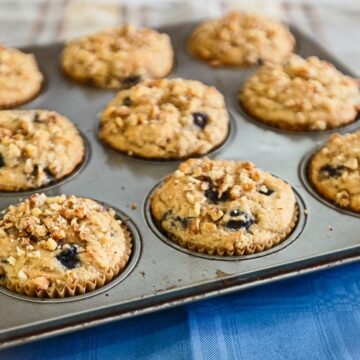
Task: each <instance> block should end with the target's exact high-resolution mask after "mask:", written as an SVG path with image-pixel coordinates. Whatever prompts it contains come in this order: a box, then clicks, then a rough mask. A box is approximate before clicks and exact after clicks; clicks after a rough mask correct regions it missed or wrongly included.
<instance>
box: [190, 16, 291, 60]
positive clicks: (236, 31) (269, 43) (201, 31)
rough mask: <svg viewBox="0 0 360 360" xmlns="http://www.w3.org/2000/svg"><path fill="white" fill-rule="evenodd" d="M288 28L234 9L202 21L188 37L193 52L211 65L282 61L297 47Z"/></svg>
mask: <svg viewBox="0 0 360 360" xmlns="http://www.w3.org/2000/svg"><path fill="white" fill-rule="evenodd" d="M294 45H295V39H294V37H293V36H292V34H291V33H290V32H289V31H288V29H287V28H286V27H285V26H283V25H281V24H278V23H276V22H273V21H271V20H269V19H266V18H263V17H261V16H258V15H255V14H249V13H245V12H241V11H232V12H230V13H228V14H227V15H225V16H224V17H222V18H220V19H215V20H208V21H205V22H204V23H202V24H200V25H199V26H198V27H197V28H196V29H195V30H194V31H193V33H192V34H191V36H190V38H189V40H188V48H189V51H190V53H192V54H193V55H194V56H196V57H199V58H201V59H203V60H205V61H207V62H208V63H209V65H211V66H254V65H257V64H258V63H259V62H260V61H274V62H279V61H282V60H283V59H284V58H286V57H288V56H289V55H290V53H291V52H292V51H293V49H294Z"/></svg>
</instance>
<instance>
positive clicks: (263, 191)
mask: <svg viewBox="0 0 360 360" xmlns="http://www.w3.org/2000/svg"><path fill="white" fill-rule="evenodd" d="M273 192H274V190H272V189H269V188H266V190H261V189H260V190H259V193H260V194H263V195H266V196H270V195H271V194H272V193H273Z"/></svg>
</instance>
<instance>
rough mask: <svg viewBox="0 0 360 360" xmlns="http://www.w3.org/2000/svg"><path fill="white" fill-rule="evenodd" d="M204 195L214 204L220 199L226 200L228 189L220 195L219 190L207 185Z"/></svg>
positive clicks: (227, 198)
mask: <svg viewBox="0 0 360 360" xmlns="http://www.w3.org/2000/svg"><path fill="white" fill-rule="evenodd" d="M204 195H205V197H206V198H207V199H209V200H210V201H211V202H212V203H214V204H217V203H218V202H220V201H227V200H229V198H230V196H229V192H228V191H225V192H223V193H222V194H221V196H220V194H219V192H218V191H217V190H216V189H215V188H213V187H209V188H208V189H207V190H205V193H204Z"/></svg>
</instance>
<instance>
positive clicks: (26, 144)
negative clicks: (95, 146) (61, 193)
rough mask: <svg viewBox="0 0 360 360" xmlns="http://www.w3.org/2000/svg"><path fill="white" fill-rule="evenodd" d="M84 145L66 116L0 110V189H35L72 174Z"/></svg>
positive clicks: (33, 111)
mask: <svg viewBox="0 0 360 360" xmlns="http://www.w3.org/2000/svg"><path fill="white" fill-rule="evenodd" d="M84 152H85V150H84V143H83V140H82V138H81V136H80V134H79V132H78V130H77V129H76V127H75V126H74V124H73V123H71V122H70V121H69V120H68V119H67V118H66V117H64V116H62V115H59V114H57V113H56V112H53V111H47V110H2V111H0V190H2V191H18V190H28V189H35V188H39V187H41V186H44V185H49V184H51V183H52V182H54V181H57V180H60V179H62V178H64V177H65V176H67V175H69V174H70V173H71V172H73V171H74V170H75V169H76V168H77V167H78V166H79V164H80V163H81V162H82V160H83V158H84Z"/></svg>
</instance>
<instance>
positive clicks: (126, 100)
mask: <svg viewBox="0 0 360 360" xmlns="http://www.w3.org/2000/svg"><path fill="white" fill-rule="evenodd" d="M122 104H123V105H124V106H131V105H132V104H133V101H132V100H131V97H130V96H125V97H124V98H123V101H122Z"/></svg>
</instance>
